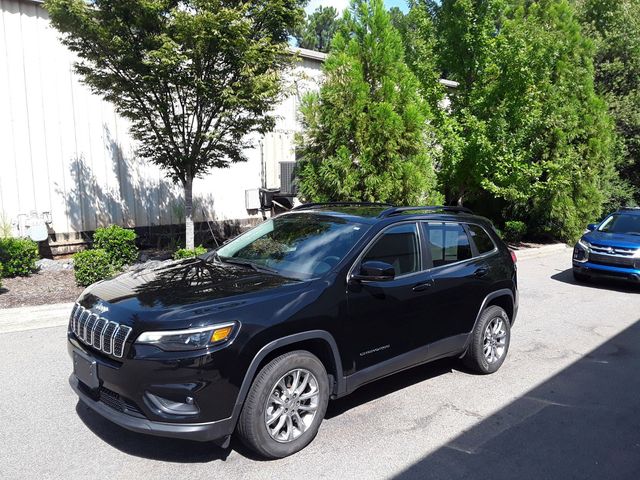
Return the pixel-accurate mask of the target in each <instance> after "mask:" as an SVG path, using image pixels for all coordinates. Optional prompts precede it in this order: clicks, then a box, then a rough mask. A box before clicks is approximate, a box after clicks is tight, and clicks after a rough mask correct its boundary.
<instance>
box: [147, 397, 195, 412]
mask: <svg viewBox="0 0 640 480" xmlns="http://www.w3.org/2000/svg"><path fill="white" fill-rule="evenodd" d="M145 396H146V397H147V399H148V400H149V402H150V403H151V404H152V405H153V406H154V407H155V408H157V409H158V410H160V411H161V412H164V413H168V414H170V415H197V414H198V413H200V409H199V408H198V406H197V405H196V404H195V402H194V401H193V397H187V398H185V400H184V402H176V401H174V400H169V399H167V398H162V397H159V396H158V395H154V394H153V393H151V392H145Z"/></svg>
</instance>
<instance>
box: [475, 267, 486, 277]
mask: <svg viewBox="0 0 640 480" xmlns="http://www.w3.org/2000/svg"><path fill="white" fill-rule="evenodd" d="M487 273H489V269H488V268H487V267H480V268H478V269H477V270H476V271H475V272H473V276H474V277H477V278H480V277H484V276H485V275H486V274H487Z"/></svg>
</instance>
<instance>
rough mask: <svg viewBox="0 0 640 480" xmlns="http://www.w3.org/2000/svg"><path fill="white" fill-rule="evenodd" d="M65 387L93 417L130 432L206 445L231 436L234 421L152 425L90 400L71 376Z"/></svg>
mask: <svg viewBox="0 0 640 480" xmlns="http://www.w3.org/2000/svg"><path fill="white" fill-rule="evenodd" d="M69 384H70V385H71V388H72V389H73V391H74V392H76V394H77V395H78V397H79V398H80V400H81V401H82V402H83V403H84V404H85V405H87V406H88V407H89V408H90V409H92V410H93V411H94V412H96V413H97V414H99V415H101V416H102V417H104V418H106V419H107V420H110V421H111V422H113V423H115V424H116V425H120V426H121V427H123V428H126V429H127V430H132V431H134V432H139V433H146V434H150V435H158V436H161V437H171V438H181V439H185V440H196V441H199V442H208V441H212V440H218V439H221V438H224V437H227V436H229V435H231V434H232V433H233V429H234V422H233V421H232V418H225V419H224V420H218V421H216V422H209V423H164V422H155V421H151V420H148V419H146V418H140V417H135V416H132V415H128V414H126V413H122V412H118V411H117V410H114V409H112V408H111V407H109V406H107V405H106V404H104V403H102V402H100V401H97V400H94V399H93V398H91V397H90V396H89V395H87V394H86V393H85V392H84V391H83V389H82V388H81V387H80V382H79V381H78V379H77V378H76V376H75V375H74V374H71V376H70V377H69Z"/></svg>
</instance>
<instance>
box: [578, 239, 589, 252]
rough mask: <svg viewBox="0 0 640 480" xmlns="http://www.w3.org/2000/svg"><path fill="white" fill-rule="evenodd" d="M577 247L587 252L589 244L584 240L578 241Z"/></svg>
mask: <svg viewBox="0 0 640 480" xmlns="http://www.w3.org/2000/svg"><path fill="white" fill-rule="evenodd" d="M578 245H580V246H581V247H582V248H584V249H585V250H586V251H587V252H588V251H589V250H590V249H591V244H590V243H589V242H587V241H586V240H585V239H584V238H581V239H580V240H578Z"/></svg>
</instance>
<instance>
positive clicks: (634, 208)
mask: <svg viewBox="0 0 640 480" xmlns="http://www.w3.org/2000/svg"><path fill="white" fill-rule="evenodd" d="M620 210H640V207H620V208H619V209H618V211H620Z"/></svg>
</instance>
